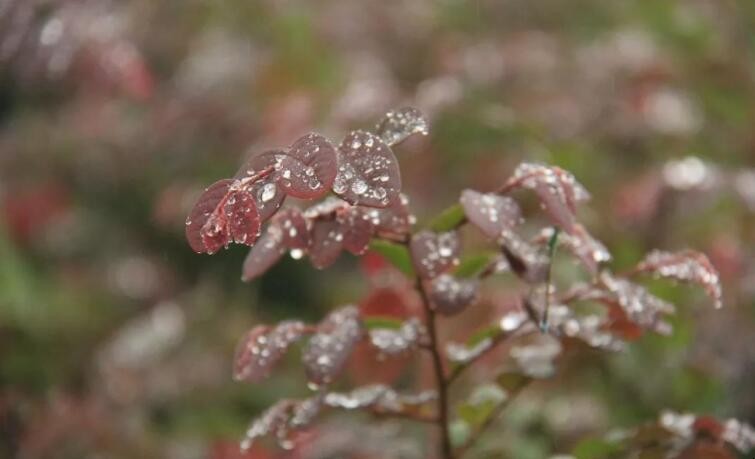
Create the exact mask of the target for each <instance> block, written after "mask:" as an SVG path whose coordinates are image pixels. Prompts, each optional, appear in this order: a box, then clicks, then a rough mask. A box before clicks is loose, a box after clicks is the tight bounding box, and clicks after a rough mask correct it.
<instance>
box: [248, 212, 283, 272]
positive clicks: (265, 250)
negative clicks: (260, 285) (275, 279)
mask: <svg viewBox="0 0 755 459" xmlns="http://www.w3.org/2000/svg"><path fill="white" fill-rule="evenodd" d="M284 253H286V247H285V245H284V244H283V231H282V230H281V229H280V228H279V227H278V226H276V225H270V226H269V227H268V228H267V231H265V233H264V234H263V235H262V237H261V238H260V239H259V241H257V243H256V244H255V245H254V247H252V249H251V250H250V251H249V254H248V255H247V256H246V259H245V260H244V266H243V268H242V274H241V280H243V281H245V282H246V281H250V280H252V279H254V278H256V277H258V276H261V275H262V274H264V273H265V272H267V270H268V269H270V267H272V266H273V265H274V264H275V263H277V262H278V260H280V259H281V257H282V256H283V254H284Z"/></svg>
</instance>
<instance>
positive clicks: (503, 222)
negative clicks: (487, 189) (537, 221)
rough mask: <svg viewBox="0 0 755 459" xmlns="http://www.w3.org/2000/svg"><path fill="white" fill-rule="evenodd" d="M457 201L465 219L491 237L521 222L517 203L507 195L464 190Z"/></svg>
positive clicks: (494, 237) (496, 236)
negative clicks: (462, 209)
mask: <svg viewBox="0 0 755 459" xmlns="http://www.w3.org/2000/svg"><path fill="white" fill-rule="evenodd" d="M459 202H460V203H461V205H462V207H464V214H465V215H466V216H467V219H468V220H469V221H470V222H471V223H472V224H473V225H475V226H476V227H478V228H479V229H480V231H482V233H483V234H485V235H486V236H487V237H489V238H491V239H496V238H498V237H499V236H500V234H501V233H502V232H503V231H504V230H511V229H513V228H514V227H515V226H517V225H519V224H520V223H521V222H522V212H521V210H520V209H519V205H518V204H517V203H516V201H514V200H513V199H512V198H510V197H508V196H501V195H497V194H493V193H480V192H477V191H474V190H464V191H462V193H461V198H460V199H459Z"/></svg>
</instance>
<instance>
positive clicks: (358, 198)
mask: <svg viewBox="0 0 755 459" xmlns="http://www.w3.org/2000/svg"><path fill="white" fill-rule="evenodd" d="M333 191H334V192H335V193H336V194H337V195H339V196H341V197H342V198H343V199H345V200H346V201H348V202H350V203H351V204H354V205H363V206H368V207H387V206H389V205H390V204H391V202H393V201H394V200H395V199H397V198H398V195H399V192H400V191H401V172H400V171H399V165H398V161H397V160H396V156H395V155H394V154H393V152H392V151H391V149H390V148H389V147H388V146H387V145H386V144H384V143H383V141H382V140H380V138H379V137H377V136H375V135H373V134H370V133H369V132H364V131H353V132H351V133H350V134H349V135H347V136H346V138H345V139H343V142H341V145H340V146H339V147H338V174H337V175H336V178H335V181H334V182H333Z"/></svg>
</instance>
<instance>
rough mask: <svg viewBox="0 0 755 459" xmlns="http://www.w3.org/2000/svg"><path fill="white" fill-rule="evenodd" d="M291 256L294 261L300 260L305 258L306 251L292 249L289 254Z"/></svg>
mask: <svg viewBox="0 0 755 459" xmlns="http://www.w3.org/2000/svg"><path fill="white" fill-rule="evenodd" d="M289 254H290V255H291V258H293V259H294V260H299V259H301V257H303V256H304V251H303V250H302V249H291V252H289Z"/></svg>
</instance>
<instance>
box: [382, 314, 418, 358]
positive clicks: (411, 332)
mask: <svg viewBox="0 0 755 459" xmlns="http://www.w3.org/2000/svg"><path fill="white" fill-rule="evenodd" d="M369 335H370V343H371V344H372V346H374V347H375V348H377V349H378V350H379V351H380V352H381V353H383V354H385V355H396V354H402V353H405V352H406V351H409V350H411V349H414V348H416V347H417V346H418V345H419V344H420V343H421V342H423V341H425V339H426V336H427V331H426V330H425V327H424V325H422V322H421V321H420V320H419V319H417V318H416V317H412V318H411V319H409V320H407V321H405V322H404V323H402V324H401V327H400V328H399V329H397V330H393V329H389V328H378V329H374V330H370V332H369Z"/></svg>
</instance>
